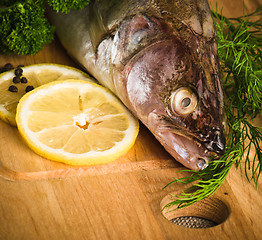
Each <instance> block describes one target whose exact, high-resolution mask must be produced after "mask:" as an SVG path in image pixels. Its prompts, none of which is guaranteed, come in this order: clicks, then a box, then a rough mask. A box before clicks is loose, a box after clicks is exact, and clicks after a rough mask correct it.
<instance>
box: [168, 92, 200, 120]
mask: <svg viewBox="0 0 262 240" xmlns="http://www.w3.org/2000/svg"><path fill="white" fill-rule="evenodd" d="M196 106H197V96H196V94H195V93H194V92H193V91H192V90H191V89H190V88H185V87H182V88H179V89H177V90H176V91H175V92H174V93H173V94H172V95H171V107H172V110H173V112H176V113H178V114H180V115H187V114H189V113H192V112H193V111H194V110H195V109H196Z"/></svg>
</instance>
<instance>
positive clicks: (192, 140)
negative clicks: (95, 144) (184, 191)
mask: <svg viewBox="0 0 262 240" xmlns="http://www.w3.org/2000/svg"><path fill="white" fill-rule="evenodd" d="M48 17H49V19H50V21H51V23H53V24H54V25H55V27H56V33H57V36H58V37H59V39H60V41H61V43H62V44H63V46H64V47H65V49H66V50H67V51H68V53H69V54H70V55H71V56H72V57H73V58H74V59H75V60H76V61H77V62H78V63H79V64H81V65H82V67H83V68H85V69H86V70H87V71H88V72H89V73H90V74H92V75H93V76H94V77H95V78H96V79H97V80H98V81H99V82H100V83H101V84H102V85H104V86H105V87H107V88H109V89H110V90H111V91H112V92H114V93H115V94H116V95H117V96H118V97H119V98H120V99H121V100H122V102H123V103H124V104H125V105H126V106H127V108H128V109H129V110H130V111H132V112H133V114H134V115H135V116H137V117H138V118H139V119H140V120H141V121H142V122H143V123H144V124H145V125H146V126H147V127H148V129H149V130H150V131H151V132H152V133H153V134H154V136H155V137H156V138H157V139H158V140H159V142H160V143H161V144H162V145H163V146H164V147H165V149H166V150H167V151H168V152H169V153H170V154H171V155H172V156H173V157H174V158H175V159H176V160H177V161H179V162H180V163H182V164H183V165H184V166H186V167H188V168H190V169H193V170H196V171H198V170H202V169H203V168H205V167H206V166H207V165H208V163H209V161H210V157H211V155H214V156H215V157H219V156H221V155H222V154H223V153H224V150H225V137H224V133H223V131H224V126H225V122H224V117H223V93H222V88H221V83H220V70H219V63H218V54H217V43H216V32H215V28H214V23H213V20H212V16H211V12H210V9H209V5H208V3H207V1H206V0H171V1H167V0H152V1H143V0H142V1H135V0H122V1H119V0H111V1H106V0H99V1H91V2H90V4H89V5H88V6H87V7H86V8H85V9H83V10H80V11H71V12H70V13H69V14H57V13H55V12H54V11H52V10H51V9H49V10H48Z"/></svg>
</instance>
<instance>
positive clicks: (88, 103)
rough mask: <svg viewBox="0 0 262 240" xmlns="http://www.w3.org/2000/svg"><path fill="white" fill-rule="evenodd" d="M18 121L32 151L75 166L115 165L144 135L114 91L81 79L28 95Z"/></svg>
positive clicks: (18, 125)
mask: <svg viewBox="0 0 262 240" xmlns="http://www.w3.org/2000/svg"><path fill="white" fill-rule="evenodd" d="M16 121H17V127H18V130H19V132H20V133H21V135H22V137H23V138H24V139H25V141H26V142H27V144H28V145H29V147H30V148H31V149H32V150H34V151H35V152H36V153H38V154H39V155H41V156H43V157H45V158H47V159H50V160H54V161H59V162H64V163H67V164H71V165H93V164H100V163H107V162H110V161H113V160H115V159H116V158H118V157H119V156H121V155H123V154H124V153H126V152H127V151H128V150H129V149H130V148H131V147H132V146H133V144H134V143H135V140H136V137H137V134H138V130H139V126H138V120H137V119H136V118H134V117H133V115H132V114H131V113H130V112H129V111H128V110H127V109H126V108H125V107H124V105H123V104H122V103H121V102H120V101H119V100H118V99H117V98H116V97H115V96H114V95H113V94H112V93H111V92H109V91H108V90H107V89H105V88H104V87H102V86H100V85H98V84H96V83H91V82H90V83H89V82H86V81H82V80H65V81H56V82H51V83H48V84H45V85H43V86H41V87H39V88H36V89H34V90H32V91H31V92H29V93H27V94H26V95H24V96H23V97H22V98H21V100H20V102H19V104H18V106H17V115H16Z"/></svg>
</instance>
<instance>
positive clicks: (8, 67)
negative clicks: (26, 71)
mask: <svg viewBox="0 0 262 240" xmlns="http://www.w3.org/2000/svg"><path fill="white" fill-rule="evenodd" d="M13 68H14V67H13V65H12V64H11V63H7V64H5V65H4V69H5V71H9V70H12V69H13Z"/></svg>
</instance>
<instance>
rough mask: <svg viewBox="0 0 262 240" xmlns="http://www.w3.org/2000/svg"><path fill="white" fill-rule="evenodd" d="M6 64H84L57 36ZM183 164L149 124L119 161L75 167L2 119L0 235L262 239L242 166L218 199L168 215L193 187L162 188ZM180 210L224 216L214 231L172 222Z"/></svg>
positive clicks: (254, 191)
mask: <svg viewBox="0 0 262 240" xmlns="http://www.w3.org/2000/svg"><path fill="white" fill-rule="evenodd" d="M210 2H211V3H212V5H213V6H215V4H216V3H215V1H210ZM259 4H261V1H260V0H250V1H245V2H244V5H245V8H246V11H247V12H251V11H253V10H254V9H255V8H256V7H257V6H258V5H259ZM218 7H223V13H224V14H225V15H226V16H233V17H236V16H240V15H241V14H242V13H243V2H242V0H241V1H240V0H232V1H228V0H221V1H219V3H218ZM7 62H11V63H12V64H14V65H18V64H24V65H28V64H33V63H44V62H53V63H59V64H67V65H71V66H74V67H78V66H77V64H76V63H75V62H73V61H72V60H71V59H70V57H69V56H68V55H67V54H66V53H65V51H64V49H63V48H62V47H61V45H60V43H59V42H58V41H57V40H55V41H54V42H52V43H51V44H49V45H47V46H45V47H44V49H43V50H42V51H41V52H39V53H38V54H36V55H34V56H13V55H12V56H7V55H0V65H4V64H5V63H7ZM258 124H261V121H259V122H258ZM181 169H184V168H183V167H182V166H181V165H180V164H179V163H177V162H176V161H175V160H174V159H172V158H171V156H170V155H169V154H168V153H167V152H166V151H165V150H164V149H163V148H162V147H161V146H160V144H159V143H158V142H157V141H156V140H155V138H154V137H153V135H152V134H151V133H150V132H149V131H148V130H147V129H146V128H145V127H144V126H143V125H142V124H141V127H140V133H139V136H138V138H137V141H136V143H135V145H134V147H133V148H132V149H131V150H130V151H129V152H128V153H127V154H125V155H124V156H122V157H120V158H119V159H117V160H116V161H115V162H113V163H110V164H105V165H100V166H91V167H85V166H82V167H71V166H67V165H64V164H61V163H56V162H52V161H49V160H47V159H44V158H42V157H40V156H38V155H36V154H34V153H33V152H32V151H31V150H30V149H29V148H28V147H27V146H26V144H25V143H24V142H23V141H22V139H21V137H20V135H19V133H18V131H17V129H16V128H14V127H11V126H9V125H7V124H6V123H4V122H0V176H1V177H0V240H2V239H3V240H9V239H10V240H16V239H19V240H23V239H25V240H31V239H43V240H45V239H47V240H48V239H52V240H53V239H54V240H55V239H59V240H61V239H70V240H71V239H77V240H79V239H98V240H100V239H102V240H104V239H121V240H122V239H128V240H129V239H138V240H140V239H150V240H151V239H152V240H154V239H156V240H162V239H179V240H183V239H185V240H186V239H196V240H198V239H201V240H202V239H240V240H241V239H250V240H251V239H252V240H253V239H262V237H261V234H262V225H261V219H260V218H261V217H260V216H261V215H262V201H261V200H262V192H261V190H262V184H261V182H259V184H258V186H257V188H256V187H255V186H253V184H250V183H248V182H247V180H246V178H245V177H244V176H243V174H241V172H240V171H239V170H236V169H235V168H232V169H231V171H230V173H229V176H228V177H227V179H226V181H225V182H224V183H223V185H222V187H221V188H220V189H219V190H218V191H217V192H216V193H215V194H214V198H215V199H218V200H219V201H216V200H213V199H212V198H211V199H210V201H209V202H203V203H200V204H199V205H195V206H194V207H193V208H192V209H189V208H188V209H187V210H185V211H180V212H179V213H178V212H176V213H174V212H170V213H166V212H165V211H164V212H162V207H163V206H164V205H165V204H166V203H167V202H168V201H170V193H174V194H178V193H180V192H181V191H182V190H183V189H185V187H186V186H184V185H182V184H173V185H170V186H169V187H167V188H165V189H162V188H163V187H164V186H165V185H166V184H168V183H169V182H171V181H172V180H173V178H174V177H181V176H184V173H183V174H182V173H177V171H178V170H181ZM220 201H221V202H223V204H224V205H225V206H226V209H227V211H225V209H224V208H222V207H221V205H220V204H219V202H220ZM163 213H164V214H163ZM178 214H180V215H181V216H183V215H184V216H185V215H192V214H197V215H199V216H202V215H203V217H206V218H209V217H210V218H212V215H213V218H215V219H223V217H225V221H223V223H221V224H219V225H218V226H216V227H212V228H207V229H188V228H184V227H180V226H177V225H175V224H173V223H171V222H170V221H169V220H168V219H170V218H172V217H174V216H177V215H178Z"/></svg>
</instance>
